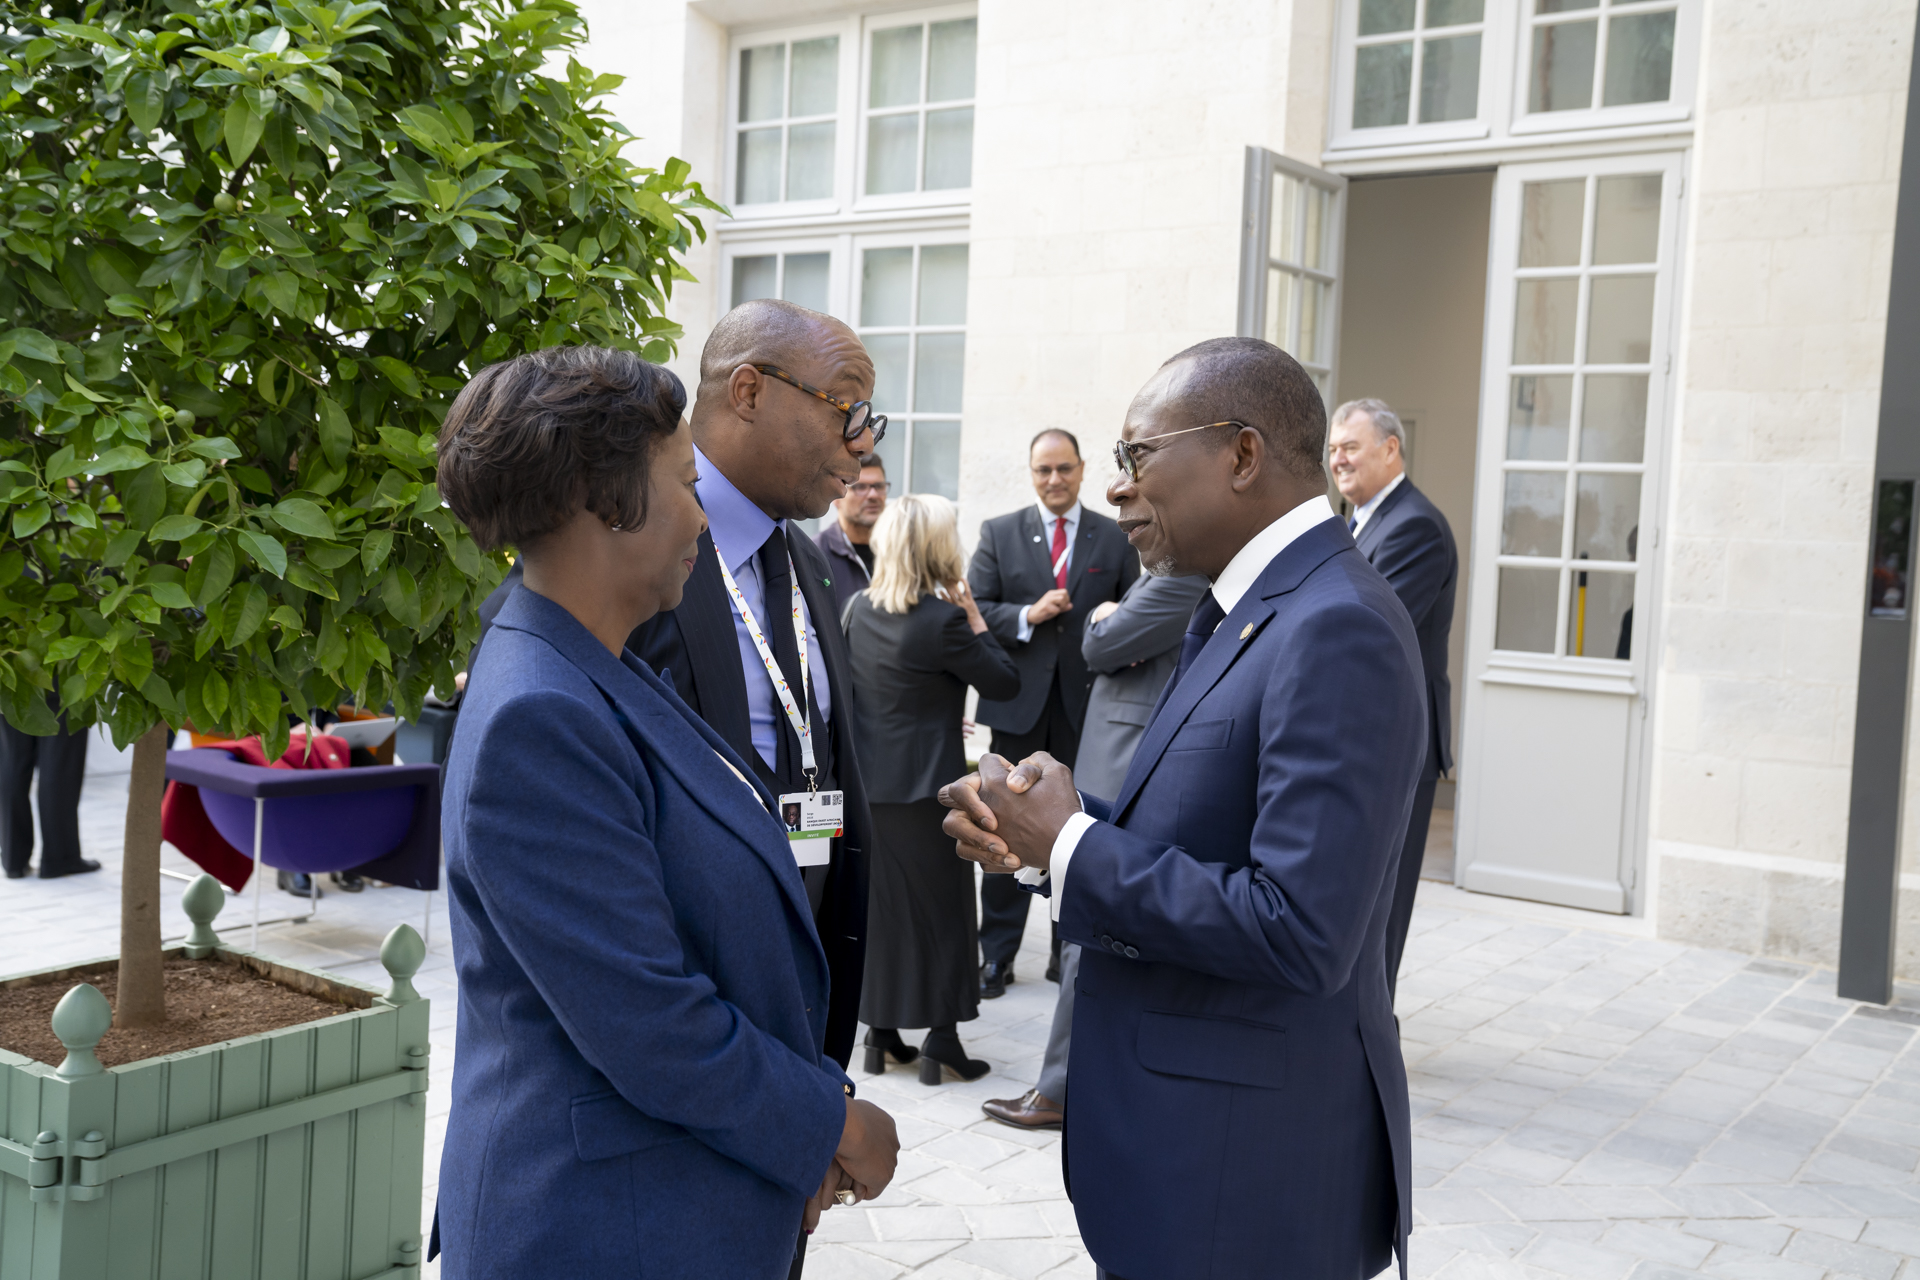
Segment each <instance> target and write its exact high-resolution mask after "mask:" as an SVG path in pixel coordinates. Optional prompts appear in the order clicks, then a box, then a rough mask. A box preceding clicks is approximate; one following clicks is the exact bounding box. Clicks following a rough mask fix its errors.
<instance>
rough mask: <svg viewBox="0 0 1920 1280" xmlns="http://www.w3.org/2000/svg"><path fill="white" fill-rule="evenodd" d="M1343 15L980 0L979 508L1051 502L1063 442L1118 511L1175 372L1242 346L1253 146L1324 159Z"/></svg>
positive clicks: (1316, 8)
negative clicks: (1135, 411) (1246, 196)
mask: <svg viewBox="0 0 1920 1280" xmlns="http://www.w3.org/2000/svg"><path fill="white" fill-rule="evenodd" d="M1331 28H1332V4H1331V2H1330V0H1290V2H1289V0H1280V2H1279V3H1274V4H1271V5H1255V4H1232V5H1202V4H1126V5H1116V4H1111V3H1095V2H1093V0H1071V2H1069V3H1060V4H1048V5H1033V4H1025V3H1019V2H1018V0H983V3H982V4H981V6H980V63H979V88H978V95H979V97H978V106H977V107H976V115H975V134H974V168H973V171H974V189H973V221H972V243H973V251H972V269H971V277H970V282H969V297H968V316H967V372H966V388H965V397H966V400H965V419H964V421H965V432H964V435H963V437H962V444H961V463H960V506H961V517H962V523H963V527H964V531H965V534H966V536H967V538H968V539H969V541H970V540H971V539H972V537H973V533H974V530H975V529H976V528H977V527H978V525H979V523H980V521H981V520H983V519H986V518H988V517H990V516H994V515H998V514H1000V513H1002V512H1005V511H1009V510H1012V509H1014V508H1016V507H1018V506H1021V505H1023V504H1025V503H1029V502H1032V501H1033V491H1032V488H1031V486H1030V484H1029V481H1028V478H1027V474H1026V468H1025V467H1024V466H1023V465H1022V463H1023V461H1024V459H1025V456H1026V447H1027V442H1028V440H1029V439H1030V438H1031V437H1032V436H1033V435H1034V433H1035V432H1037V431H1039V430H1040V429H1042V428H1044V427H1064V428H1066V429H1067V430H1069V431H1072V432H1073V433H1074V434H1075V435H1076V436H1078V437H1079V439H1080V443H1081V448H1082V449H1083V451H1084V452H1085V454H1086V457H1087V459H1088V462H1089V466H1088V468H1087V478H1086V483H1085V488H1084V489H1083V491H1082V496H1083V499H1084V501H1086V503H1087V504H1088V506H1089V507H1090V508H1091V509H1092V510H1095V511H1100V512H1106V513H1110V512H1111V508H1109V507H1107V505H1106V502H1105V499H1104V496H1103V492H1104V489H1105V487H1106V485H1107V483H1108V482H1109V481H1110V480H1111V479H1112V478H1113V475H1114V467H1113V462H1112V459H1111V451H1112V446H1113V441H1114V440H1115V438H1116V437H1117V436H1118V435H1119V429H1120V424H1121V422H1122V420H1123V419H1124V417H1125V414H1126V408H1127V404H1128V402H1129V401H1130V400H1131V399H1132V398H1133V394H1134V392H1135V391H1137V390H1139V388H1140V386H1141V384H1142V383H1144V382H1145V381H1146V379H1147V378H1148V377H1149V376H1150V375H1151V374H1152V373H1153V371H1154V369H1155V368H1157V367H1158V366H1159V365H1160V363H1161V362H1162V361H1164V360H1165V359H1166V358H1167V357H1169V356H1171V355H1173V354H1174V353H1175V352H1177V351H1179V350H1181V349H1182V348H1184V347H1187V346H1190V345H1192V344H1193V343H1195V342H1198V341H1200V340H1201V339H1203V338H1212V337H1220V336H1223V335H1229V334H1231V333H1233V331H1234V318H1235V308H1236V306H1237V303H1238V297H1239V262H1240V216H1241V213H1240V211H1241V183H1242V173H1243V166H1244V163H1245V154H1246V147H1247V145H1248V144H1249V143H1255V144H1260V145H1264V146H1268V147H1272V148H1274V149H1276V150H1285V151H1287V152H1288V153H1290V154H1292V155H1295V156H1297V157H1298V158H1301V159H1304V160H1307V161H1309V162H1317V161H1318V158H1319V153H1320V148H1321V144H1322V141H1323V139H1324V137H1325V120H1326V96H1327V94H1326V80H1327V62H1328V52H1327V51H1328V49H1329V48H1330V38H1331V37H1330V35H1329V34H1328V33H1329V32H1330V31H1331Z"/></svg>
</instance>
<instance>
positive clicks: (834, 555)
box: [813, 512, 960, 782]
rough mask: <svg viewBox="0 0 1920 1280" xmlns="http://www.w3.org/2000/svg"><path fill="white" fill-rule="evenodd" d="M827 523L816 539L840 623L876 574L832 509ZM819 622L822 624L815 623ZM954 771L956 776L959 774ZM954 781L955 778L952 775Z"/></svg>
mask: <svg viewBox="0 0 1920 1280" xmlns="http://www.w3.org/2000/svg"><path fill="white" fill-rule="evenodd" d="M827 514H828V517H829V518H828V520H827V522H826V523H825V524H824V525H822V526H820V534H819V536H818V537H816V538H815V539H814V540H813V542H814V545H815V546H817V547H819V548H820V551H821V553H822V554H823V555H825V556H826V557H827V564H828V566H829V567H830V568H831V569H832V571H833V617H834V621H836V622H838V621H840V620H842V619H843V618H845V617H846V613H847V601H849V600H851V599H853V598H854V597H855V596H857V595H859V594H860V593H861V592H862V591H865V590H866V589H867V584H868V582H870V581H871V580H872V576H871V575H870V574H868V572H867V562H866V561H864V560H862V559H861V558H860V553H859V552H858V551H855V550H854V549H853V543H851V542H849V541H848V540H847V531H846V530H845V529H842V528H841V527H840V522H839V521H838V520H835V519H832V518H831V517H832V515H833V513H832V512H828V513H827ZM815 625H818V624H815ZM959 776H960V775H959V774H957V773H956V774H954V775H953V777H954V778H957V777H959ZM947 781H948V782H952V781H953V778H948V779H947Z"/></svg>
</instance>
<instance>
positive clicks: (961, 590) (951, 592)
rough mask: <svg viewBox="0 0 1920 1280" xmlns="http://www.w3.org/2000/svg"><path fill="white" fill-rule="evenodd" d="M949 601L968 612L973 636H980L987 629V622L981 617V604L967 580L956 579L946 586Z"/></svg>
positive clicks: (968, 620)
mask: <svg viewBox="0 0 1920 1280" xmlns="http://www.w3.org/2000/svg"><path fill="white" fill-rule="evenodd" d="M944 586H945V589H946V593H947V599H949V600H951V601H953V602H954V603H955V604H957V605H959V606H960V607H961V608H962V609H965V610H966V611H967V625H968V626H969V627H972V628H973V634H975V635H979V634H980V633H981V632H983V631H985V630H986V629H987V620H986V619H985V618H983V617H981V616H980V603H979V601H977V600H975V599H974V598H973V588H972V587H970V586H968V585H967V580H966V579H965V578H955V579H954V580H953V581H952V582H949V583H945V584H944Z"/></svg>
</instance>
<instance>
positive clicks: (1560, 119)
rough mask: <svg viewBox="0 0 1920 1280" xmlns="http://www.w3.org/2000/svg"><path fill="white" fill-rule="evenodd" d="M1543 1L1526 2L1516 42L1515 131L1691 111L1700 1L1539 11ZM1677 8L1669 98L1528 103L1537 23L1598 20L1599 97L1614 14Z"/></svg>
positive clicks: (1622, 2) (1575, 127)
mask: <svg viewBox="0 0 1920 1280" xmlns="http://www.w3.org/2000/svg"><path fill="white" fill-rule="evenodd" d="M1538 7H1539V6H1538V5H1537V4H1533V3H1524V4H1523V5H1522V7H1521V12H1520V19H1521V21H1520V23H1519V29H1518V33H1517V36H1516V39H1515V41H1514V44H1515V50H1514V52H1515V55H1516V56H1515V59H1514V61H1513V63H1512V65H1513V67H1514V76H1513V102H1512V106H1511V110H1512V113H1513V114H1512V119H1513V124H1512V126H1511V128H1512V132H1513V133H1515V134H1521V135H1532V134H1543V133H1568V132H1575V131H1580V130H1587V129H1604V128H1617V127H1621V126H1629V125H1644V124H1661V123H1667V122H1671V121H1675V120H1685V119H1688V118H1689V117H1690V116H1691V115H1692V113H1693V93H1694V87H1695V84H1696V83H1697V81H1698V78H1699V66H1700V58H1699V27H1700V7H1701V6H1700V4H1699V3H1698V0H1597V3H1596V4H1595V5H1594V6H1593V7H1592V8H1591V9H1576V10H1572V11H1570V12H1567V13H1554V14H1541V13H1535V12H1534V10H1535V9H1537V8H1538ZM1669 9H1671V10H1674V11H1675V12H1676V17H1675V19H1674V29H1673V70H1672V73H1671V76H1670V78H1669V80H1668V82H1667V90H1668V91H1667V100H1666V101H1665V102H1638V103H1633V104H1631V105H1628V106H1621V107H1588V108H1586V109H1585V110H1581V109H1579V108H1570V109H1568V110H1566V111H1532V110H1530V109H1529V108H1528V105H1527V104H1528V97H1527V94H1528V88H1529V86H1530V84H1531V83H1532V77H1533V33H1534V31H1535V30H1536V29H1537V28H1539V27H1544V26H1556V25H1561V24H1564V23H1567V22H1579V21H1583V20H1584V21H1596V20H1597V21H1598V22H1599V25H1600V30H1599V34H1598V36H1597V39H1596V44H1595V47H1594V54H1593V93H1594V98H1595V100H1596V101H1597V100H1598V99H1599V97H1600V95H1601V94H1602V93H1603V92H1605V87H1606V70H1607V63H1606V59H1607V33H1608V31H1609V29H1610V28H1611V27H1612V25H1613V24H1612V22H1611V21H1610V15H1612V14H1613V13H1615V12H1617V11H1622V10H1624V11H1625V13H1626V14H1635V13H1656V12H1661V11H1664V10H1669Z"/></svg>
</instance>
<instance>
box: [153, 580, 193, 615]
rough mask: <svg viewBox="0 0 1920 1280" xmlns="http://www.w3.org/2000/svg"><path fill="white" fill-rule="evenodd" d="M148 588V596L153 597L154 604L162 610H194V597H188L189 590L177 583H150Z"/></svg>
mask: <svg viewBox="0 0 1920 1280" xmlns="http://www.w3.org/2000/svg"><path fill="white" fill-rule="evenodd" d="M146 587H147V594H148V595H150V596H152V597H153V599H154V603H155V604H158V605H160V606H161V607H162V608H165V609H191V608H193V597H192V596H190V595H188V594H187V589H186V588H185V587H183V586H181V585H180V584H179V583H177V582H149V583H147V584H146Z"/></svg>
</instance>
